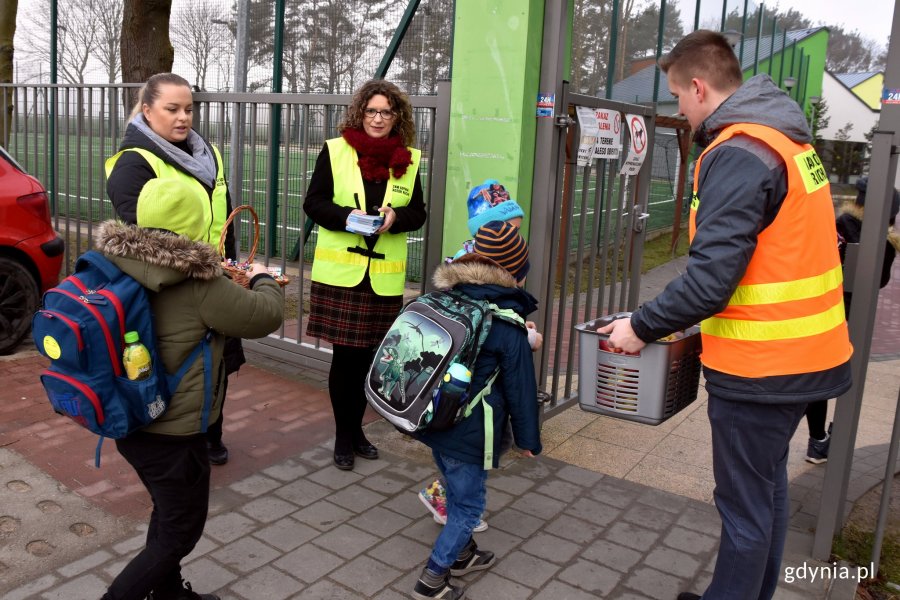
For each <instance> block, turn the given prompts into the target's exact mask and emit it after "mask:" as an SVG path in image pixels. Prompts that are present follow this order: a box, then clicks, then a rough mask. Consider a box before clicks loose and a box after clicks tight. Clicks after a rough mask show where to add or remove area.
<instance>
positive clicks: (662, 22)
mask: <svg viewBox="0 0 900 600" xmlns="http://www.w3.org/2000/svg"><path fill="white" fill-rule="evenodd" d="M665 32H666V0H660V3H659V30H658V32H657V34H656V60H657V61H658V60H659V57H660V56H661V55H662V47H663V36H664V34H665ZM658 98H659V63H656V64H654V65H653V101H654V102H656V100H657V99H658Z"/></svg>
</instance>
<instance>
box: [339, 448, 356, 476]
mask: <svg viewBox="0 0 900 600" xmlns="http://www.w3.org/2000/svg"><path fill="white" fill-rule="evenodd" d="M334 466H336V467H337V468H338V469H340V470H341V471H352V470H353V455H352V454H341V453H339V452H338V451H337V450H335V451H334Z"/></svg>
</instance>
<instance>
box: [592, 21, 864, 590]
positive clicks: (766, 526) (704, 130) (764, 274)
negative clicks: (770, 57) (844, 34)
mask: <svg viewBox="0 0 900 600" xmlns="http://www.w3.org/2000/svg"><path fill="white" fill-rule="evenodd" d="M659 66H660V68H661V69H662V70H663V72H665V73H666V75H667V78H668V87H669V91H670V92H671V93H672V95H673V96H675V97H676V98H677V99H678V111H679V112H680V113H681V114H683V115H684V116H685V117H687V120H688V122H689V123H690V125H691V129H692V130H693V137H694V142H695V143H697V145H698V146H699V147H700V148H702V149H703V151H702V153H701V154H700V157H699V158H698V159H697V165H696V167H695V169H696V174H695V177H694V188H693V190H694V193H693V200H692V202H691V212H690V218H689V234H690V237H691V245H690V250H689V255H688V263H687V267H686V269H685V272H684V273H683V274H682V275H681V276H680V277H678V278H676V279H675V280H673V281H672V282H670V283H669V284H668V285H667V286H666V288H665V289H664V290H663V291H662V293H660V294H659V295H658V296H657V297H656V298H654V299H653V300H650V301H649V302H646V303H645V304H643V305H642V306H641V307H640V308H638V309H637V310H635V311H634V312H633V313H632V314H631V316H630V318H624V319H619V320H616V321H613V322H612V323H610V324H609V325H606V326H604V327H601V328H600V329H598V331H599V332H601V333H608V334H609V335H610V337H609V344H610V346H612V347H613V348H619V349H621V350H623V351H625V352H639V351H640V350H641V349H642V348H643V347H644V346H645V345H646V344H647V343H648V342H650V341H653V340H657V339H659V338H662V337H665V336H667V335H670V334H672V333H674V332H676V331H681V330H683V329H685V328H687V327H689V326H691V325H694V324H696V323H700V333H701V336H702V343H703V351H702V355H701V361H702V363H703V374H704V377H705V379H706V390H707V392H708V395H709V398H708V403H707V410H708V414H709V421H710V425H711V430H712V461H713V476H714V478H715V482H716V487H715V492H714V496H715V502H716V508H717V509H718V511H719V515H720V517H721V519H722V534H721V538H720V541H719V552H718V557H717V559H716V565H715V568H714V570H713V574H712V579H711V581H710V583H709V586H708V587H707V588H706V590H705V591H704V592H703V598H704V599H705V600H751V599H752V600H768V599H770V598H772V596H773V595H774V593H775V589H776V587H777V585H778V581H779V579H780V575H781V558H782V554H783V551H784V541H785V536H786V534H787V524H788V517H789V515H790V510H789V509H790V507H789V502H788V494H787V457H788V449H789V446H790V440H791V437H792V436H793V434H794V431H795V430H796V429H797V425H798V424H799V422H800V420H801V419H802V418H803V413H804V412H805V410H806V405H807V403H809V402H812V401H816V400H825V399H827V398H834V397H835V396H838V395H840V394H841V393H843V392H845V391H846V390H847V389H849V388H850V384H851V377H850V355H851V354H852V350H853V349H852V347H851V345H850V338H849V336H848V333H847V321H846V319H845V318H844V306H843V304H844V302H843V289H842V286H841V281H842V278H841V264H840V257H839V256H838V249H837V244H836V243H835V240H836V239H837V231H836V230H835V224H834V205H833V203H832V198H831V190H830V187H829V184H828V177H827V175H826V173H825V170H824V168H822V166H821V161H820V160H819V157H818V156H817V155H816V152H815V150H814V149H813V148H812V146H811V145H810V142H811V141H812V136H811V135H810V132H809V126H808V124H807V122H806V117H805V115H804V114H803V111H802V110H801V109H800V107H799V106H798V105H797V103H796V102H794V101H793V100H792V99H791V98H790V97H788V95H787V94H786V93H785V92H783V91H782V90H780V89H779V88H778V86H777V85H776V84H775V82H773V81H772V79H771V77H769V76H768V75H756V76H754V77H752V78H750V79H748V80H747V81H743V74H742V72H741V67H740V64H738V60H737V57H736V56H735V54H734V50H733V49H732V48H731V45H730V44H729V43H728V41H727V40H726V39H725V37H724V36H722V35H721V34H719V33H716V32H712V31H706V30H697V31H694V32H693V33H690V34H688V35H687V36H685V37H684V38H683V39H682V40H681V41H679V42H678V43H677V44H676V45H675V47H674V48H673V49H672V51H671V52H670V53H669V54H667V55H665V56H664V57H662V58H661V59H660V61H659ZM678 598H679V600H697V599H699V598H700V596H699V595H697V594H695V593H692V592H682V593H681V594H679V595H678Z"/></svg>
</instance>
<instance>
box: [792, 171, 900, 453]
mask: <svg viewBox="0 0 900 600" xmlns="http://www.w3.org/2000/svg"><path fill="white" fill-rule="evenodd" d="M868 184H869V178H868V177H860V178H859V179H858V180H857V181H856V190H857V194H856V200H855V201H852V202H845V203H844V204H843V205H842V206H841V208H840V214H839V215H838V217H837V223H836V225H837V232H838V249H839V251H840V255H841V264H844V260H845V258H846V253H847V244H858V243H859V239H860V232H861V231H862V219H863V215H864V214H865V208H864V206H865V204H866V188H867V187H868ZM898 210H900V192H897V190H894V196H893V199H892V201H891V212H890V217H889V220H888V229H887V242H885V248H884V262H883V263H882V265H881V280H880V281H879V285H878V287H879V288H883V287H884V286H886V285H887V284H888V281H890V280H891V267H892V266H893V264H894V257H895V256H896V254H897V250H898V249H900V235H898V234H897V232H895V231H894V221H895V220H896V218H897V211H898ZM851 268H853V267H851ZM852 296H853V294H852V293H851V292H850V291H848V290H844V311H845V314H846V317H847V319H848V320H849V319H850V301H851V299H852ZM827 418H828V400H819V401H817V402H810V403H809V406H807V407H806V425H807V427H808V429H809V441H808V442H807V444H806V461H807V462H810V463H812V464H814V465H820V464H822V463H824V462H827V461H828V450H829V448H830V446H831V424H829V425H828V430H827V431H826V430H825V421H826V420H827Z"/></svg>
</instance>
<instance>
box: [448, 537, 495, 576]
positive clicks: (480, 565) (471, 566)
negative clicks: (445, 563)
mask: <svg viewBox="0 0 900 600" xmlns="http://www.w3.org/2000/svg"><path fill="white" fill-rule="evenodd" d="M494 560H495V557H494V553H493V552H489V551H488V550H479V549H478V545H477V544H476V543H475V540H470V541H469V543H468V544H467V545H466V547H465V548H463V550H462V552H460V553H459V558H457V559H456V562H454V563H453V565H452V566H451V567H450V574H451V575H453V576H454V577H462V576H463V575H465V574H467V573H471V572H473V571H483V570H485V569H489V568H490V567H491V565H493V564H494Z"/></svg>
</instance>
